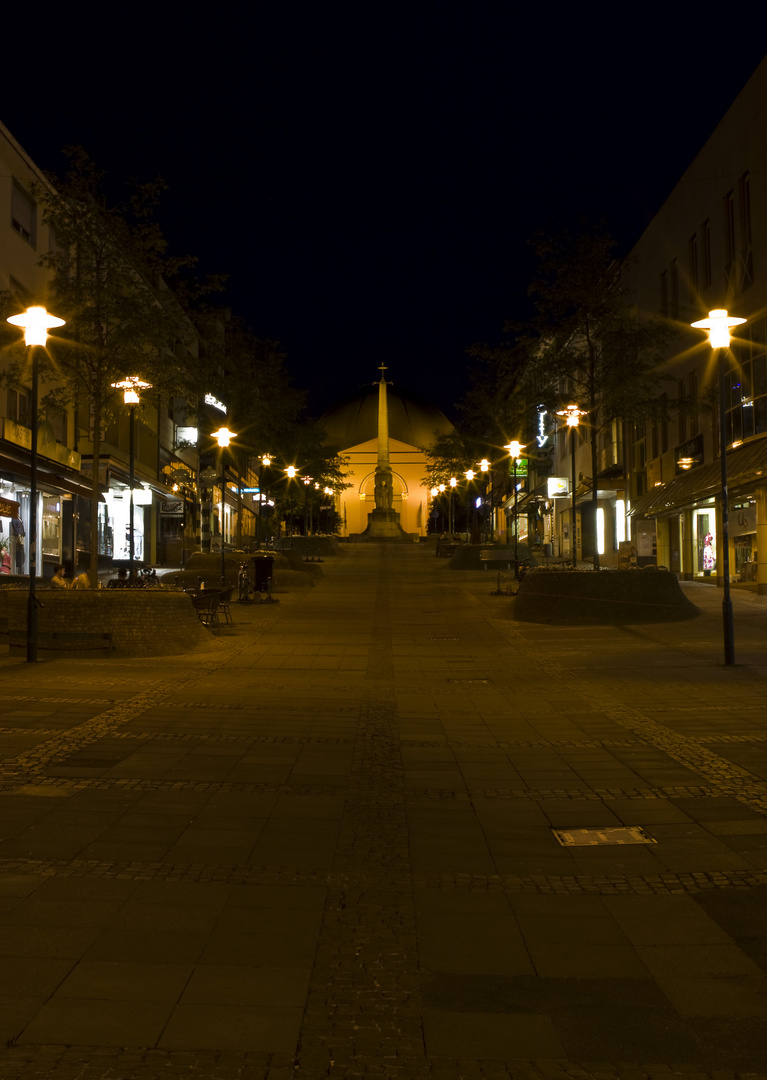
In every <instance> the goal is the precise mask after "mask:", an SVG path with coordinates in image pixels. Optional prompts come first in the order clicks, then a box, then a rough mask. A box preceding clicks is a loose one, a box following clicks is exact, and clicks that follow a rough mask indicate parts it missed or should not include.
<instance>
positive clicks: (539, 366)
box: [527, 227, 670, 569]
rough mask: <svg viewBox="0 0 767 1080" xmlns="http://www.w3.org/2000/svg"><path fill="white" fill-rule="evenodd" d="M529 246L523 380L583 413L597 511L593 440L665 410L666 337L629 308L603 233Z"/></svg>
mask: <svg viewBox="0 0 767 1080" xmlns="http://www.w3.org/2000/svg"><path fill="white" fill-rule="evenodd" d="M534 248H535V253H536V256H537V260H538V265H537V272H536V275H535V278H534V280H533V282H532V285H531V286H530V290H529V292H530V295H531V296H532V298H533V300H534V303H535V312H536V313H535V317H534V319H533V323H532V328H531V329H532V335H531V337H532V339H533V340H535V341H536V343H537V344H536V350H535V361H534V363H533V365H532V366H531V368H530V370H529V372H528V376H527V377H528V378H529V379H531V378H532V379H534V380H535V382H536V384H537V388H538V390H539V392H540V394H541V400H543V401H545V402H546V403H547V404H548V405H549V407H555V406H556V405H559V406H560V407H561V406H562V405H567V404H572V403H575V404H577V405H578V406H579V407H580V408H581V409H583V410H585V411H586V413H587V417H586V419H585V424H586V426H587V429H588V432H589V438H590V443H591V487H592V506H593V510H594V513H596V506H597V488H598V484H597V474H598V471H599V469H598V456H599V455H598V451H599V439H600V435H601V433H602V432H603V431H604V430H605V428H606V427H607V426H608V425H610V424H611V423H612V422H613V421H625V420H632V419H633V420H639V419H644V418H646V417H648V416H653V415H657V414H658V410H659V409H663V408H664V404H663V397H662V395H660V393H659V390H660V386H661V383H662V381H663V379H664V373H663V366H664V352H663V350H664V346H665V345H666V343H667V341H668V340H669V336H670V333H669V330H668V329H667V328H666V327H664V326H663V325H661V324H660V323H659V322H655V321H651V320H642V319H640V317H639V314H638V312H637V311H636V310H635V309H633V308H632V307H631V306H630V303H629V298H628V296H627V293H626V289H625V287H624V285H623V282H622V279H621V266H620V263H618V262H617V261H616V260H615V259H614V256H613V253H614V249H615V242H614V240H613V239H612V237H611V236H610V235H609V234H608V233H607V232H605V231H604V230H603V229H600V230H593V231H592V230H589V229H587V228H585V227H584V228H582V229H581V231H579V232H576V233H569V232H567V233H564V234H562V235H560V236H555V237H543V236H541V237H538V238H537V239H536V241H535V243H534ZM565 398H569V399H570V400H567V401H566V400H565ZM594 566H595V568H597V569H598V568H599V556H598V553H597V552H596V550H595V551H594Z"/></svg>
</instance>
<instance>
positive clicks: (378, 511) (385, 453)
mask: <svg viewBox="0 0 767 1080" xmlns="http://www.w3.org/2000/svg"><path fill="white" fill-rule="evenodd" d="M385 372H386V365H385V364H381V380H380V382H379V383H378V460H377V462H376V471H375V503H376V505H375V510H373V511H372V512H371V513H370V514H368V527H367V529H366V530H365V532H364V533H363V536H364V537H365V538H366V539H368V540H401V539H402V538H403V537H404V536H405V535H406V534H405V533H404V532H403V530H402V526H401V525H400V523H399V514H398V513H397V512H396V510H394V509H393V502H394V488H393V486H392V484H393V474H392V471H391V464H390V462H389V407H388V401H387V398H386V378H385Z"/></svg>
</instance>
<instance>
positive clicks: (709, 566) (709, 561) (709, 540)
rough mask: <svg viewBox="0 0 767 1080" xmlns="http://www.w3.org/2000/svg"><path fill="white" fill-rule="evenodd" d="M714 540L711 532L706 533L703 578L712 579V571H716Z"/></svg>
mask: <svg viewBox="0 0 767 1080" xmlns="http://www.w3.org/2000/svg"><path fill="white" fill-rule="evenodd" d="M713 545H714V538H713V536H712V535H711V533H710V532H708V533H706V535H705V537H704V539H703V576H704V577H711V571H712V570H713V569H714V563H715V561H716V560H715V559H714V546H713Z"/></svg>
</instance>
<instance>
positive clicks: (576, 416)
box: [557, 405, 596, 570]
mask: <svg viewBox="0 0 767 1080" xmlns="http://www.w3.org/2000/svg"><path fill="white" fill-rule="evenodd" d="M586 411H587V410H585V409H579V408H578V406H577V405H568V406H566V408H564V409H560V410H559V412H557V416H564V417H565V419H566V420H567V426H568V427H569V428H570V433H571V434H570V452H571V455H572V459H573V483H572V489H573V490H572V497H573V509H572V518H573V520H572V525H571V526H570V528H571V529H572V533H573V539H572V545H573V570H576V569H577V567H578V545H577V544H576V537H575V512H576V501H577V500H576V492H575V452H576V449H577V448H576V445H575V432H576V429H577V427H578V425H579V424H580V422H581V417H582V416H585V415H586ZM594 482H595V483H596V480H595V481H594Z"/></svg>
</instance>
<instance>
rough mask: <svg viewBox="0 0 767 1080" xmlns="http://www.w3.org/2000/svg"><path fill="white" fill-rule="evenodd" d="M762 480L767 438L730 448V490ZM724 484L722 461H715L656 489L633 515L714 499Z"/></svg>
mask: <svg viewBox="0 0 767 1080" xmlns="http://www.w3.org/2000/svg"><path fill="white" fill-rule="evenodd" d="M761 480H764V481H765V482H767V439H758V440H756V441H755V442H752V443H746V444H745V445H744V446H736V447H735V448H734V449H733V450H728V451H727V487H728V489H729V490H730V491H732V490H733V489H735V488H738V487H742V486H743V485H744V484H753V483H755V482H757V481H761ZM721 487H722V466H721V462H720V461H714V462H712V463H711V464H710V465H701V466H699V467H698V468H697V469H692V470H690V472H686V473H682V474H681V475H679V476H675V477H674V479H673V480H669V481H668V483H667V484H659V485H658V486H657V487H654V488H652V489H651V490H650V491H648V492H647V494H646V495H643V496H642V498H641V499H639V500H638V501H637V502H636V503H635V504H634V505H633V506H632V507H631V510H630V511H629V514H630V516H631V517H636V516H639V515H644V516H645V517H653V516H655V515H657V514H669V513H673V512H674V511H676V510H681V509H682V508H683V507H686V506H693V505H694V504H695V503H697V502H701V501H702V500H704V499H710V498H712V497H713V496H715V495H717V494H718V493H719V491H721Z"/></svg>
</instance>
